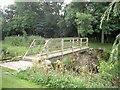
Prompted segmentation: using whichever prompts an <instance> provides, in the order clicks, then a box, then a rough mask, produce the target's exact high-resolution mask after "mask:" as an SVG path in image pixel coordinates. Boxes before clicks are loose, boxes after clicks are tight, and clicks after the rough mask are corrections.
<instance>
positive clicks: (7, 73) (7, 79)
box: [0, 67, 45, 88]
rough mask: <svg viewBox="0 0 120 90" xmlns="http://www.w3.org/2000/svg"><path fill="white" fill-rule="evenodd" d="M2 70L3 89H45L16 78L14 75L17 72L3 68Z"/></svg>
mask: <svg viewBox="0 0 120 90" xmlns="http://www.w3.org/2000/svg"><path fill="white" fill-rule="evenodd" d="M0 68H2V88H45V87H44V86H41V85H36V84H35V83H33V82H29V81H26V80H23V79H20V78H18V77H15V76H14V75H12V73H14V72H15V71H11V70H9V69H7V68H3V67H0Z"/></svg>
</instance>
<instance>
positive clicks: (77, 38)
mask: <svg viewBox="0 0 120 90" xmlns="http://www.w3.org/2000/svg"><path fill="white" fill-rule="evenodd" d="M78 45H79V38H77V46H78Z"/></svg>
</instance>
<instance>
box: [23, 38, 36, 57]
mask: <svg viewBox="0 0 120 90" xmlns="http://www.w3.org/2000/svg"><path fill="white" fill-rule="evenodd" d="M34 42H35V39H34V40H33V41H32V43H31V44H30V46H29V48H28V50H27V52H26V53H25V54H24V56H23V59H25V56H26V55H27V54H28V51H29V49H30V48H31V47H32V45H33V44H34Z"/></svg>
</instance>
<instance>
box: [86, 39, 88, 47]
mask: <svg viewBox="0 0 120 90" xmlns="http://www.w3.org/2000/svg"><path fill="white" fill-rule="evenodd" d="M86 46H87V47H88V38H86Z"/></svg>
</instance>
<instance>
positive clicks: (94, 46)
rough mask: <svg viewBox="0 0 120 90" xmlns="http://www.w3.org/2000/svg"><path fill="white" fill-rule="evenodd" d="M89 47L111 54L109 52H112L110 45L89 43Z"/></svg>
mask: <svg viewBox="0 0 120 90" xmlns="http://www.w3.org/2000/svg"><path fill="white" fill-rule="evenodd" d="M89 47H90V48H102V49H105V50H106V51H108V52H111V50H112V43H104V44H101V43H98V42H93V43H92V42H90V43H89Z"/></svg>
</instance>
